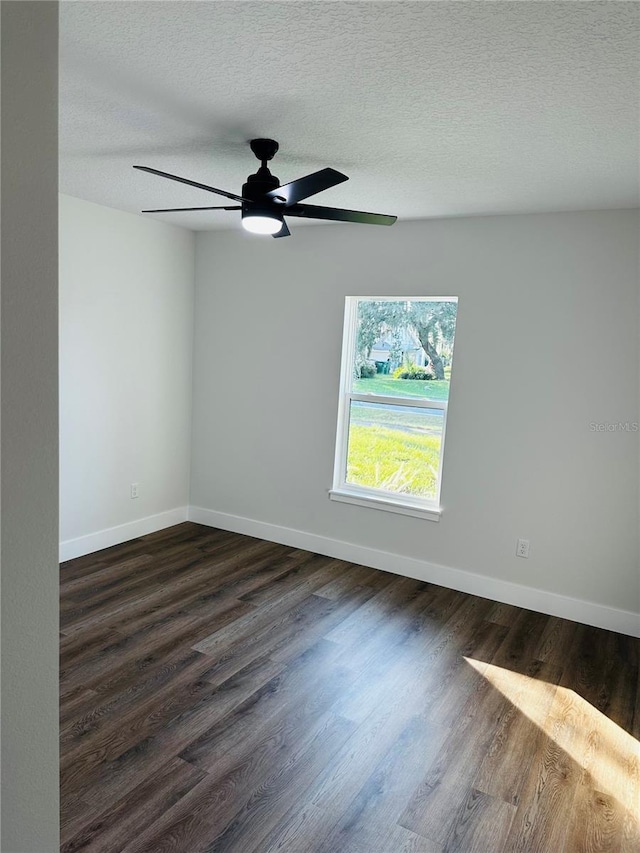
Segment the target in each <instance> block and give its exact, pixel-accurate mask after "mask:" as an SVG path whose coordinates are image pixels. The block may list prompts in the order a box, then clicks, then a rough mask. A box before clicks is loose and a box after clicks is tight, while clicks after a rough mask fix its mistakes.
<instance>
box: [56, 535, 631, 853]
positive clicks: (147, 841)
mask: <svg viewBox="0 0 640 853" xmlns="http://www.w3.org/2000/svg"><path fill="white" fill-rule="evenodd" d="M61 613H62V618H63V625H62V630H61V636H60V659H61V667H60V672H61V687H60V691H61V705H60V720H61V726H60V746H61V767H62V775H61V841H62V848H61V849H62V853H73V851H91V853H162V852H163V851H166V853H636V851H637V850H638V849H640V821H639V808H638V804H639V803H640V745H639V744H638V737H639V735H640V680H639V678H638V672H639V667H640V641H638V640H637V639H633V638H630V637H624V636H622V635H619V634H615V633H613V632H609V631H602V630H600V629H596V628H589V627H587V626H583V625H578V624H577V623H575V622H568V621H566V620H562V619H557V618H555V617H549V616H544V615H540V614H536V613H532V612H531V611H525V610H521V609H520V608H517V607H512V606H510V605H504V604H496V603H493V602H491V601H489V600H487V599H483V598H480V597H476V596H470V595H465V594H463V593H460V592H456V591H453V590H448V589H445V588H443V587H438V586H435V585H433V584H427V583H423V582H421V581H417V580H412V579H409V578H403V577H400V576H396V575H392V574H388V573H384V572H378V571H376V570H374V569H369V568H366V567H363V566H358V565H355V564H351V563H347V562H343V561H340V560H337V559H334V558H332V557H327V556H322V555H318V554H312V553H311V552H308V551H304V550H302V549H296V548H290V547H287V546H283V545H277V544H275V543H270V542H262V541H260V540H258V539H255V538H252V537H248V536H242V535H239V534H235V533H230V532H228V531H222V530H215V529H212V528H209V527H206V526H204V525H198V524H193V523H190V522H185V523H183V524H179V525H176V526H175V527H173V528H169V529H166V530H161V531H157V532H155V533H153V534H149V535H148V536H143V537H140V538H138V539H136V540H132V541H131V542H128V543H124V544H122V545H116V546H113V547H111V548H108V549H105V550H104V551H102V552H100V553H98V554H95V555H87V556H85V557H80V558H78V559H77V560H72V561H67V562H66V563H65V564H63V566H62V567H61Z"/></svg>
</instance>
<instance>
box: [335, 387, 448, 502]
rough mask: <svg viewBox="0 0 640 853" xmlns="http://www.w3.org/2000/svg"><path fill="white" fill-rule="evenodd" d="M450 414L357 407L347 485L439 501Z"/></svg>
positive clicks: (352, 420)
mask: <svg viewBox="0 0 640 853" xmlns="http://www.w3.org/2000/svg"><path fill="white" fill-rule="evenodd" d="M443 424H444V412H443V411H442V409H423V408H419V407H417V406H416V407H412V406H392V405H388V404H385V403H363V402H356V401H352V402H351V407H350V412H349V448H348V452H347V483H350V484H352V485H354V486H365V487H367V488H370V489H381V490H383V491H385V492H394V493H396V494H405V495H413V496H415V497H422V498H431V499H435V497H436V494H437V491H438V480H439V476H440V470H439V469H440V447H441V443H442V428H443Z"/></svg>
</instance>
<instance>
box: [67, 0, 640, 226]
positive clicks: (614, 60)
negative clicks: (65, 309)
mask: <svg viewBox="0 0 640 853" xmlns="http://www.w3.org/2000/svg"><path fill="white" fill-rule="evenodd" d="M60 30H61V35H60V38H61V45H60V189H61V191H62V192H64V193H68V194H69V195H73V196H77V197H79V198H83V199H88V200H90V201H95V202H98V203H100V204H104V205H107V206H110V207H114V208H119V209H122V210H128V211H133V212H137V211H139V210H140V209H141V208H148V207H174V206H190V205H210V204H221V203H224V200H223V199H221V198H220V197H218V196H213V195H210V194H208V193H205V192H202V191H200V190H197V189H193V188H190V187H186V186H181V185H179V184H175V183H173V182H170V181H166V180H163V179H162V178H158V177H155V176H151V175H148V174H145V173H140V172H135V171H134V170H133V169H132V168H131V166H132V164H134V163H138V164H142V165H148V166H152V167H155V168H157V169H162V170H164V171H168V172H173V173H177V174H179V175H183V176H185V177H188V178H191V179H193V180H197V181H201V182H204V183H209V184H213V185H214V186H217V187H222V188H224V189H227V190H230V191H232V192H239V190H240V187H241V184H242V183H243V181H244V180H245V179H246V176H247V175H248V174H249V173H250V172H253V171H255V168H256V167H257V165H258V163H257V161H256V160H255V158H254V157H253V155H252V154H251V152H250V150H249V148H248V146H247V145H246V140H248V139H250V138H252V137H254V136H269V137H273V138H275V139H277V140H278V141H279V142H280V153H279V154H278V155H277V156H276V159H275V160H274V161H273V164H272V166H273V168H272V171H273V172H274V174H276V175H278V176H279V177H280V180H281V181H282V183H285V182H287V181H290V180H292V179H294V178H297V177H300V176H301V175H303V174H307V173H308V172H311V171H314V170H315V169H318V168H322V167H324V166H332V167H334V168H336V169H340V170H341V171H344V172H346V174H348V175H349V177H350V180H349V181H348V182H347V183H345V184H342V185H341V186H339V187H335V188H334V189H331V190H328V191H327V192H325V193H323V194H322V195H319V196H317V197H314V199H311V200H310V201H313V202H315V203H318V204H331V205H337V206H343V207H355V208H361V209H364V210H374V211H379V212H382V213H392V214H398V215H399V216H400V217H401V218H410V219H416V218H422V217H440V216H459V215H474V214H492V213H525V212H532V211H550V210H581V209H596V208H617V207H635V206H637V205H638V126H639V112H638V93H639V84H638V75H639V50H638V46H639V38H640V5H639V4H637V3H628V2H622V3H613V2H604V3H600V2H541V3H536V2H510V3H505V2H498V3H492V2H414V3H404V2H382V3H373V2H356V3H348V2H329V0H323V2H285V3H280V2H267V0H262V2H215V1H214V2H179V3H174V2H151V3H149V2H79V3H76V2H64V3H62V4H61V28H60ZM157 218H159V219H160V218H162V219H163V221H169V222H174V223H176V224H180V225H183V226H185V227H188V228H194V229H197V230H200V229H203V230H208V229H211V228H218V227H239V215H238V214H237V213H229V212H218V211H216V212H212V213H198V214H167V215H165V216H162V215H157ZM297 222H298V221H296V222H295V224H294V225H293V227H296V225H297ZM344 227H353V228H356V227H360V226H356V225H352V226H344Z"/></svg>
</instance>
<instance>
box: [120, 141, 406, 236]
mask: <svg viewBox="0 0 640 853" xmlns="http://www.w3.org/2000/svg"><path fill="white" fill-rule="evenodd" d="M249 145H250V146H251V150H252V151H253V153H254V154H255V155H256V157H257V158H258V160H260V164H261V165H260V168H259V169H258V171H257V172H256V173H255V175H249V177H248V178H247V182H246V183H245V184H243V186H242V195H235V193H230V192H227V191H226V190H219V189H216V187H210V186H208V185H207V184H200V183H198V182H197V181H190V180H189V179H188V178H180V177H178V175H170V174H169V173H168V172H161V171H159V170H158V169H152V168H151V167H149V166H134V167H133V168H134V169H140V170H141V171H142V172H150V173H151V174H152V175H160V177H161V178H169V180H171V181H179V182H180V183H181V184H188V185H189V186H191V187H198V188H199V189H201V190H206V191H207V192H211V193H216V194H217V195H222V196H225V197H226V198H228V199H231V200H232V201H237V202H240V204H237V205H222V206H218V207H169V208H163V209H158V210H143V211H142V213H175V212H178V211H187V210H241V211H242V225H243V226H244V228H245V229H246V230H247V231H251V232H252V233H254V234H272V235H273V236H274V237H288V236H289V235H290V233H291V232H290V231H289V229H288V227H287V223H286V222H285V219H284V217H285V214H286V215H287V216H298V217H303V218H305V219H330V220H334V221H336V222H362V223H364V224H365V225H393V223H394V222H395V221H396V219H397V218H398V217H397V216H387V215H385V214H383V213H365V212H364V211H361V210H344V209H343V208H340V207H320V206H318V205H316V204H299V202H300V201H302V199H305V198H309V196H312V195H315V194H316V193H319V192H322V191H323V190H328V189H329V188H330V187H334V186H336V184H341V183H342V182H343V181H348V180H349V178H348V177H347V176H346V175H343V174H342V172H337V171H336V170H335V169H320V171H319V172H313V173H312V174H311V175H306V176H305V177H304V178H298V180H297V181H291V183H289V184H283V185H282V186H280V181H279V179H278V178H276V176H275V175H272V174H271V172H270V171H269V168H268V166H267V163H268V162H269V160H271V159H272V158H273V156H274V154H275V153H276V151H277V150H278V147H279V146H278V143H277V142H276V141H275V140H274V139H252V140H251V141H250V142H249Z"/></svg>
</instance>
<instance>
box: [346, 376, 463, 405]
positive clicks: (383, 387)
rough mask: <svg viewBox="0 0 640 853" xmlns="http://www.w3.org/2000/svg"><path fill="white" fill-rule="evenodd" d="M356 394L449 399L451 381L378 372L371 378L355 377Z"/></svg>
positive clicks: (354, 388)
mask: <svg viewBox="0 0 640 853" xmlns="http://www.w3.org/2000/svg"><path fill="white" fill-rule="evenodd" d="M353 391H354V393H356V394H384V395H385V396H387V397H419V398H420V399H422V400H424V399H426V400H448V399H449V382H448V380H446V379H431V380H429V381H425V380H421V379H394V378H393V377H391V376H383V375H381V374H378V375H377V376H373V377H372V378H371V379H354V380H353Z"/></svg>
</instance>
